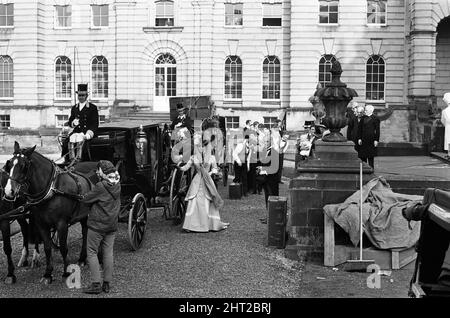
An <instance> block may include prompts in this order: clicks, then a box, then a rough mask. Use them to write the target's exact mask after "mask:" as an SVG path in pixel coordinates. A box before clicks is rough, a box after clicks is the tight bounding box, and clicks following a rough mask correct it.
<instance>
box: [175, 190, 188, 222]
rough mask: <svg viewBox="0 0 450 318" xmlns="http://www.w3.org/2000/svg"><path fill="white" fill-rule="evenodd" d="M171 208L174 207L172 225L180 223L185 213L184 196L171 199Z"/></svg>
mask: <svg viewBox="0 0 450 318" xmlns="http://www.w3.org/2000/svg"><path fill="white" fill-rule="evenodd" d="M173 209H174V220H173V224H174V225H180V224H181V223H182V222H183V220H184V216H185V214H186V202H185V201H184V197H182V196H176V197H175V199H174V201H173Z"/></svg>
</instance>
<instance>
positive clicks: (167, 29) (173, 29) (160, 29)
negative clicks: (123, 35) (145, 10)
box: [142, 26, 184, 33]
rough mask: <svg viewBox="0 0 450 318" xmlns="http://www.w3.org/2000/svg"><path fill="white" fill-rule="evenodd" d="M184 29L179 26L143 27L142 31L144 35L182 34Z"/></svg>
mask: <svg viewBox="0 0 450 318" xmlns="http://www.w3.org/2000/svg"><path fill="white" fill-rule="evenodd" d="M183 29H184V27H180V26H178V27H177V26H168V27H156V26H155V27H143V28H142V30H143V31H144V32H145V33H157V32H182V31H183Z"/></svg>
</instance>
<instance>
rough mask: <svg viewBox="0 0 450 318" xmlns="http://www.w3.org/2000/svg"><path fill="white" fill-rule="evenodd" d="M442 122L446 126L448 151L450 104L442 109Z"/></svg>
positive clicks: (446, 146)
mask: <svg viewBox="0 0 450 318" xmlns="http://www.w3.org/2000/svg"><path fill="white" fill-rule="evenodd" d="M441 122H442V124H443V125H444V127H445V137H444V150H445V151H448V143H450V106H447V108H446V109H444V110H443V111H442V114H441Z"/></svg>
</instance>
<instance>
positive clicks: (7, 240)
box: [0, 161, 39, 284]
mask: <svg viewBox="0 0 450 318" xmlns="http://www.w3.org/2000/svg"><path fill="white" fill-rule="evenodd" d="M10 169H11V165H10V162H9V161H8V162H7V163H6V164H5V166H4V167H3V169H2V173H1V180H0V190H1V191H0V195H1V201H0V230H1V232H2V238H3V251H4V252H5V255H6V257H7V261H8V274H7V276H6V278H5V283H6V284H14V283H16V281H17V278H16V275H15V274H14V270H15V268H14V264H13V261H12V257H11V253H12V247H11V227H10V219H9V218H2V216H4V215H5V213H7V212H10V211H12V210H13V209H15V208H16V207H18V206H19V205H22V204H24V203H25V202H23V200H20V199H18V200H14V201H12V200H11V201H10V200H7V199H6V198H5V197H4V194H5V193H4V191H3V190H4V188H5V186H6V183H7V181H8V173H9V172H10ZM16 220H17V222H18V223H19V225H20V230H21V232H22V239H23V248H22V256H21V258H20V261H19V263H18V265H17V266H19V267H22V266H23V267H26V266H28V265H29V263H28V255H29V251H28V243H30V242H34V244H35V248H34V252H33V259H32V262H31V267H38V266H39V238H38V236H36V233H35V231H34V222H33V219H32V218H30V224H28V222H27V220H26V219H25V217H17V218H16ZM30 238H32V240H30Z"/></svg>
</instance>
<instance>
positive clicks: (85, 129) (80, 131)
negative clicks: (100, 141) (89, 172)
mask: <svg viewBox="0 0 450 318" xmlns="http://www.w3.org/2000/svg"><path fill="white" fill-rule="evenodd" d="M76 93H77V95H78V103H77V104H75V105H74V106H72V109H71V111H70V117H69V123H68V124H69V126H70V127H72V128H73V131H72V133H71V134H70V135H69V141H68V147H67V148H66V149H64V148H65V147H64V145H63V155H64V154H66V153H67V149H68V151H69V158H70V159H71V160H72V161H74V160H75V161H78V160H81V155H82V149H83V144H84V141H85V140H90V139H92V138H93V137H94V136H95V133H96V131H97V129H98V123H99V119H98V109H97V106H96V105H94V104H92V103H90V102H88V101H87V97H88V85H87V84H78V90H77V91H76Z"/></svg>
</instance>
